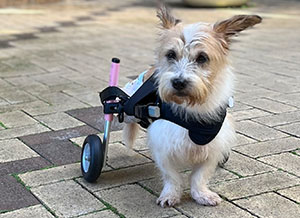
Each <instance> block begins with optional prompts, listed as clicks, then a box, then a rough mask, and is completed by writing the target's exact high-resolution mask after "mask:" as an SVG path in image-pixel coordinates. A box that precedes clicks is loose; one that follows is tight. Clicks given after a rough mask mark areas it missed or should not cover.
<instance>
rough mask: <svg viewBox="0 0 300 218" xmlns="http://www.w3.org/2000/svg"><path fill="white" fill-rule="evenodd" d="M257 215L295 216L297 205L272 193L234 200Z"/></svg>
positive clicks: (297, 213) (297, 209)
mask: <svg viewBox="0 0 300 218" xmlns="http://www.w3.org/2000/svg"><path fill="white" fill-rule="evenodd" d="M235 203H236V204H238V205H239V206H241V207H243V208H246V209H247V210H249V211H251V212H252V213H254V214H256V215H257V216H259V217H278V218H279V217H297V216H299V214H300V207H299V205H297V204H295V203H294V202H292V201H289V200H288V199H286V198H283V197H281V196H279V195H277V194H274V193H266V194H262V195H259V196H254V197H251V198H247V199H241V200H238V201H235Z"/></svg>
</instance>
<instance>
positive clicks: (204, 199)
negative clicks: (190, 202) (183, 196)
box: [191, 190, 222, 206]
mask: <svg viewBox="0 0 300 218" xmlns="http://www.w3.org/2000/svg"><path fill="white" fill-rule="evenodd" d="M191 194H192V197H193V199H194V200H195V201H196V202H197V203H198V204H201V205H206V206H216V205H218V204H220V203H221V201H222V199H221V198H220V196H219V195H218V194H217V193H215V192H212V191H210V190H207V191H204V192H201V191H192V192H191Z"/></svg>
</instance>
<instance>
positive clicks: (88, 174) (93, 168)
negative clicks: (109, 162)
mask: <svg viewBox="0 0 300 218" xmlns="http://www.w3.org/2000/svg"><path fill="white" fill-rule="evenodd" d="M104 155H105V145H103V144H102V142H101V139H100V138H99V137H98V136H97V135H89V136H88V137H86V139H85V140H84V143H83V146H82V152H81V172H82V175H83V178H84V179H85V180H86V181H88V182H91V183H92V182H95V181H96V180H97V179H98V177H99V176H100V174H101V170H102V167H103V164H104V163H103V162H104Z"/></svg>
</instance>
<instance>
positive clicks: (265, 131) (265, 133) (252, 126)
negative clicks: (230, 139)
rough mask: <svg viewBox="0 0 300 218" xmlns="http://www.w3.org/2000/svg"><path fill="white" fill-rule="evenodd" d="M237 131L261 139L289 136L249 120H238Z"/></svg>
mask: <svg viewBox="0 0 300 218" xmlns="http://www.w3.org/2000/svg"><path fill="white" fill-rule="evenodd" d="M237 131H238V132H241V133H243V134H245V135H247V136H250V137H252V138H254V139H256V140H260V141H265V140H271V139H277V138H283V137H286V136H287V134H284V133H282V132H279V131H277V130H274V129H271V128H269V127H266V126H263V125H260V124H258V123H254V122H252V121H249V120H245V121H240V122H238V123H237Z"/></svg>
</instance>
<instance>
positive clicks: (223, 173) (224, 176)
mask: <svg viewBox="0 0 300 218" xmlns="http://www.w3.org/2000/svg"><path fill="white" fill-rule="evenodd" d="M190 173H191V172H190V171H188V172H182V173H180V174H181V177H182V181H183V182H182V185H183V186H182V188H183V189H184V190H189V189H190V182H189V177H190ZM237 178H239V177H238V176H237V175H235V174H233V173H230V172H228V171H227V170H225V169H222V168H217V170H216V172H215V174H214V175H213V177H212V178H211V179H210V180H209V185H212V184H215V183H219V182H222V181H225V180H231V179H237ZM139 183H140V184H141V185H142V186H145V187H147V188H148V189H150V190H152V191H153V192H154V193H155V194H156V195H157V196H158V195H159V194H160V192H161V191H162V189H163V181H162V179H161V177H156V178H153V179H149V180H145V181H141V182H139Z"/></svg>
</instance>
